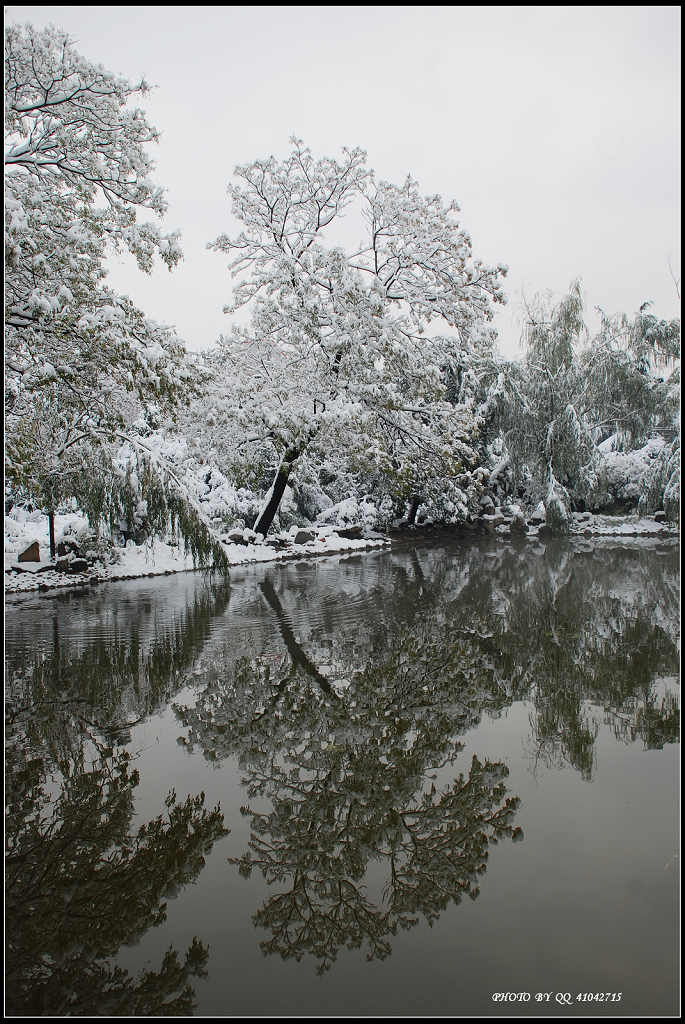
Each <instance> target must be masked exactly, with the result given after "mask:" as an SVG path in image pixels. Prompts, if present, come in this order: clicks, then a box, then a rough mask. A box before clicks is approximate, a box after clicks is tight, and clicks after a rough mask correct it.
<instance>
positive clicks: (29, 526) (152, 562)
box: [5, 510, 679, 594]
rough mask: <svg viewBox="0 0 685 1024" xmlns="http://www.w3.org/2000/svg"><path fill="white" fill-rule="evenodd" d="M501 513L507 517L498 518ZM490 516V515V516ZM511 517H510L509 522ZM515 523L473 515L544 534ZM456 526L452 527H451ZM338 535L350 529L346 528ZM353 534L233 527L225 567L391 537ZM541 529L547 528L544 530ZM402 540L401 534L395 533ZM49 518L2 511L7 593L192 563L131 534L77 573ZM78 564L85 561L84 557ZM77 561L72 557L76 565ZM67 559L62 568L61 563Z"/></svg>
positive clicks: (589, 520) (504, 527)
mask: <svg viewBox="0 0 685 1024" xmlns="http://www.w3.org/2000/svg"><path fill="white" fill-rule="evenodd" d="M502 519H504V517H502ZM55 520H56V521H55V534H56V536H57V537H58V538H61V537H69V536H78V534H79V531H83V530H84V529H85V528H86V523H85V520H84V518H83V516H82V515H80V514H79V513H76V512H74V513H70V514H68V515H57V516H56V517H55ZM491 520H492V521H491ZM512 522H513V520H512ZM512 522H509V521H506V520H505V521H502V522H498V521H497V518H496V517H495V516H484V517H483V522H482V523H481V522H480V521H476V522H475V523H474V524H472V525H473V527H475V528H476V529H478V531H479V532H485V531H487V532H492V533H494V534H495V535H496V536H498V537H500V538H502V539H506V538H507V537H509V536H512V535H513V534H516V535H518V536H522V537H523V538H526V537H527V538H529V539H534V538H538V537H540V536H541V529H542V528H541V527H540V526H539V525H536V524H528V526H527V529H526V531H525V532H521V531H520V530H516V529H513V530H512ZM451 529H454V528H451ZM338 530H341V531H342V532H343V533H348V534H349V533H355V531H354V530H349V529H347V530H344V529H343V528H341V527H338ZM357 532H358V533H359V535H358V536H341V535H340V533H338V532H337V531H336V529H335V528H334V527H332V526H325V527H312V528H309V529H298V528H293V529H292V530H290V531H289V533H282V534H278V535H276V536H275V537H273V538H267V540H266V541H257V538H256V536H255V534H254V533H252V531H250V530H244V531H234V532H232V533H231V534H230V538H229V537H228V536H227V537H226V538H225V541H224V544H223V546H224V550H225V552H226V555H227V558H228V562H229V565H246V564H250V563H255V562H272V561H281V560H285V559H291V558H306V557H312V556H318V555H330V554H340V553H341V552H349V551H364V550H368V549H370V548H379V547H383V546H386V545H389V544H390V543H391V542H392V541H391V538H389V537H386V536H383V535H382V534H380V533H376V532H373V531H370V530H362V529H361V528H360V529H359V530H358V531H357ZM423 532H424V531H422V529H421V528H418V529H416V530H415V531H411V535H412V536H416V537H419V536H421V534H422V533H423ZM570 534H571V536H572V537H577V536H581V537H590V538H591V537H637V538H639V537H645V538H649V537H654V538H657V537H663V538H664V539H666V538H672V539H677V538H678V536H679V531H678V528H677V527H674V526H673V525H671V524H668V523H664V522H657V521H656V520H655V519H654V518H653V517H646V516H637V515H625V516H608V515H593V514H591V513H589V512H586V513H578V514H575V515H574V516H573V517H572V521H571V524H570ZM542 535H544V530H543V531H542ZM400 536H401V537H402V538H404V539H406V538H407V536H409V534H408V533H407V532H406V531H404V532H402V533H401V535H400ZM398 539H399V537H398ZM34 542H37V544H38V551H39V555H40V560H39V561H30V562H19V561H18V557H19V555H20V553H21V552H23V551H25V550H26V549H27V548H28V547H29V546H30V545H31V544H33V543H34ZM49 551H50V547H49V538H48V522H47V517H46V516H43V515H41V514H40V513H38V512H34V513H21V511H20V510H17V511H15V512H14V513H13V514H12V515H11V516H6V517H5V593H6V594H15V593H24V592H26V591H32V590H51V589H54V588H62V587H74V586H82V585H84V584H90V583H100V582H105V581H109V580H126V579H137V578H140V577H144V576H164V575H169V574H171V573H176V572H187V571H190V570H192V569H194V568H195V566H194V565H193V561H192V558H191V557H190V556H189V555H186V554H185V553H184V551H183V547H182V545H180V546H179V545H178V544H174V543H167V542H165V541H162V540H159V539H155V540H150V541H147V542H146V543H144V544H135V543H134V542H133V541H132V540H129V541H128V542H127V544H126V547H125V548H118V549H115V557H116V562H115V563H113V564H105V561H104V560H100V561H95V562H94V563H93V564H89V565H88V567H87V568H83V569H82V571H74V570H73V568H72V569H69V568H68V559H61V560H60V559H58V561H57V564H55V563H53V562H51V561H50V557H49ZM81 562H82V560H81ZM81 562H73V563H72V564H73V565H74V566H78V565H81ZM65 564H67V568H66V569H65V568H63V566H64V565H65Z"/></svg>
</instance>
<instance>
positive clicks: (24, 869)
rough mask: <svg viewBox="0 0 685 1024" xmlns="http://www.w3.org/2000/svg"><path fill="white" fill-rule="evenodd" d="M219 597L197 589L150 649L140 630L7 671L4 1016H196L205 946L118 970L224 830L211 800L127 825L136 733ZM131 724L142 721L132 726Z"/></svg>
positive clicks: (169, 803)
mask: <svg viewBox="0 0 685 1024" xmlns="http://www.w3.org/2000/svg"><path fill="white" fill-rule="evenodd" d="M225 603H226V594H225V592H217V591H215V592H209V591H206V592H203V593H202V594H201V595H199V596H198V597H197V599H196V600H195V601H194V602H193V603H192V604H191V605H190V606H189V607H188V608H187V609H186V612H185V615H184V616H183V618H182V619H179V620H178V621H177V622H176V624H175V627H173V628H171V629H168V630H167V631H166V632H161V633H159V634H158V635H157V636H155V637H154V638H153V639H152V642H151V643H149V644H148V645H147V646H146V649H145V650H144V649H143V647H144V645H143V643H142V641H141V637H140V635H139V634H138V633H137V631H136V630H135V629H134V630H133V631H132V632H131V633H130V635H129V636H128V637H127V638H126V639H125V640H122V642H121V643H120V644H114V645H107V644H106V643H105V642H104V641H101V640H100V641H96V642H95V643H94V644H93V645H92V646H91V647H89V648H88V649H87V650H86V651H84V652H82V653H80V654H77V655H76V656H73V654H72V656H71V657H70V652H69V646H68V644H66V645H63V644H62V643H61V642H60V639H59V634H58V632H57V631H55V633H54V647H53V650H52V652H51V654H50V656H48V657H38V658H37V659H35V660H34V662H33V664H27V666H26V667H22V668H16V669H15V671H14V672H13V673H12V674H11V679H10V685H9V691H10V692H9V701H8V714H7V725H6V747H5V756H6V764H5V767H6V775H5V794H6V808H7V810H6V824H5V835H6V846H7V857H6V887H5V899H6V922H5V925H6V936H7V941H6V990H7V1011H8V1012H9V1014H10V1015H36V1016H45V1015H49V1016H89V1015H94V1016H101V1015H111V1016H167V1015H183V1014H188V1013H190V1012H192V1008H193V1004H194V989H193V986H192V984H191V979H192V978H194V977H202V976H203V975H204V973H205V965H206V962H207V959H208V949H207V947H206V946H205V945H203V943H202V942H201V941H200V940H199V939H198V938H197V937H194V938H193V939H192V942H191V944H190V946H189V948H188V949H187V951H186V952H185V953H184V954H183V955H179V953H178V952H177V951H176V950H174V949H171V948H170V949H169V950H168V951H167V953H166V954H165V956H164V958H163V961H162V964H161V966H160V967H159V969H158V970H145V971H143V972H141V973H140V974H139V975H138V976H136V977H132V976H131V975H130V974H129V973H128V972H127V971H124V970H122V969H121V968H119V967H117V966H115V965H114V964H113V962H112V958H113V957H114V955H115V954H116V953H117V951H118V950H119V948H120V947H121V946H122V944H128V943H134V942H136V941H137V940H138V939H139V938H140V937H141V936H142V935H143V934H144V933H145V932H146V931H147V930H148V929H149V928H151V927H153V926H157V925H160V924H162V923H163V922H164V921H165V919H166V899H167V898H169V897H170V896H173V895H174V894H175V893H176V892H178V890H179V889H180V888H181V887H183V886H185V885H187V884H188V883H189V882H190V881H192V880H194V879H195V878H197V877H198V875H199V874H200V872H201V870H202V868H203V866H204V863H205V856H206V855H207V854H208V853H209V851H210V850H211V848H212V846H213V845H214V842H215V841H216V840H217V839H219V838H220V837H221V836H224V835H226V834H227V830H226V829H225V828H224V824H223V815H222V814H221V811H220V809H219V808H218V807H216V808H214V809H213V810H209V809H207V808H205V806H204V794H203V793H200V794H198V795H196V796H190V797H188V798H187V799H186V800H185V801H182V802H179V801H178V799H177V797H176V793H175V791H174V790H173V789H172V790H171V791H170V792H169V794H168V796H167V799H166V801H165V808H164V810H163V812H162V813H160V814H159V815H158V816H157V817H155V818H154V819H152V820H151V821H148V822H146V823H145V824H143V825H140V826H139V827H137V828H134V827H133V824H132V819H133V816H134V809H135V789H136V787H137V786H138V785H139V782H140V777H139V774H138V771H137V769H136V767H135V758H134V757H133V756H132V755H131V753H130V752H129V751H128V750H126V743H128V742H129V740H130V735H129V729H130V728H131V726H132V725H133V724H135V720H139V719H140V718H141V717H143V716H144V715H145V714H149V713H150V711H152V710H153V709H154V708H155V707H157V706H159V704H160V702H162V701H166V700H168V699H169V696H171V695H172V694H173V693H174V692H175V689H176V688H177V687H178V686H179V685H181V684H182V682H183V680H184V679H185V670H187V668H188V666H189V664H190V663H191V662H192V659H193V657H194V656H195V655H196V654H197V652H198V650H199V649H201V647H202V644H203V642H204V640H205V639H206V629H207V626H208V623H209V622H210V621H211V618H212V616H213V615H214V614H216V613H217V612H218V611H220V610H221V609H222V607H224V606H225ZM131 716H133V719H134V720H133V721H131Z"/></svg>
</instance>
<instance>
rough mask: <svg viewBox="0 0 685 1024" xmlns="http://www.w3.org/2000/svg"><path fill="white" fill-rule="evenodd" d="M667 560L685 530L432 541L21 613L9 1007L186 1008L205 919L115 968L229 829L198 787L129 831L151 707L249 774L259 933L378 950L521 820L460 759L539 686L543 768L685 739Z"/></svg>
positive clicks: (281, 943) (591, 772) (251, 867)
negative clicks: (185, 588)
mask: <svg viewBox="0 0 685 1024" xmlns="http://www.w3.org/2000/svg"><path fill="white" fill-rule="evenodd" d="M678 572H679V562H678V552H677V549H676V548H675V547H671V548H668V547H652V548H649V549H647V548H645V547H640V546H637V545H636V546H633V547H630V546H626V545H624V546H617V545H613V546H612V545H611V544H607V545H604V546H601V545H595V546H593V547H590V546H588V547H587V548H583V546H582V545H578V544H576V545H571V544H564V543H550V544H548V545H547V546H546V547H542V546H540V547H534V546H527V547H523V548H517V547H515V546H509V545H497V544H489V543H487V542H483V543H475V544H466V545H459V544H456V543H453V544H446V545H433V546H428V545H426V546H420V545H419V546H416V547H415V548H412V549H406V550H401V549H398V550H396V551H394V552H393V553H392V554H388V553H385V554H380V555H374V556H368V557H367V558H365V559H363V560H351V559H350V560H344V559H343V560H331V561H330V562H329V563H319V564H317V565H313V564H311V563H310V564H307V563H300V564H289V565H285V566H281V567H271V568H268V569H259V570H255V571H254V572H252V573H250V572H246V573H245V574H244V576H243V578H242V580H240V581H239V582H238V583H236V582H234V584H233V588H232V589H231V590H229V589H228V588H227V587H226V586H223V585H219V584H217V585H215V586H205V585H202V586H198V587H197V588H196V589H194V590H191V591H190V592H189V597H188V600H187V601H185V602H184V603H183V604H182V606H180V607H176V608H175V609H174V610H173V614H172V613H171V612H169V610H168V608H166V607H165V610H164V613H163V614H162V612H161V611H160V607H161V604H162V603H163V602H162V598H161V597H160V598H159V599H156V598H155V596H154V593H153V594H152V596H150V594H146V596H145V598H144V601H143V599H142V598H141V602H140V604H139V605H137V604H136V602H135V601H134V600H132V598H131V596H130V595H131V593H132V592H131V591H127V592H126V593H128V595H129V596H128V597H127V598H126V599H125V600H124V599H122V601H121V602H120V603H117V601H116V600H113V601H112V606H113V607H111V608H109V609H108V610H107V615H108V616H109V617H108V618H107V619H106V621H105V619H104V618H103V616H105V611H103V610H102V609H100V610H98V612H97V616H96V619H97V628H96V629H94V630H93V635H92V636H90V637H89V635H88V630H87V629H85V628H81V629H79V628H78V614H76V620H75V621H74V618H73V616H72V618H71V619H70V625H69V629H68V630H67V629H66V628H65V627H64V621H65V620H64V617H60V615H59V614H55V615H54V616H53V620H52V625H51V627H50V629H47V628H46V627H45V624H44V623H42V622H41V623H40V628H38V623H37V622H36V621H34V622H33V624H32V625H31V619H30V615H28V614H25V615H23V616H22V614H21V613H20V612H19V613H17V615H16V625H15V626H14V633H13V634H12V627H13V622H12V618H11V617H10V618H9V619H8V626H9V630H10V635H11V637H12V636H13V639H12V643H11V644H10V653H11V658H10V662H9V671H8V688H9V695H8V697H9V702H8V726H7V761H8V770H7V778H8V781H7V794H8V806H9V818H8V828H7V835H8V839H9V860H8V890H7V892H8V920H7V934H8V936H10V942H9V948H8V992H9V993H10V997H9V999H10V1000H11V1001H10V1002H8V1007H9V1006H12V1007H13V1008H14V1009H15V1011H16V1012H24V1013H25V1012H30V1013H36V1014H41V1013H43V1014H44V1013H48V1012H51V1013H56V1014H60V1013H62V1014H67V1015H72V1014H73V1015H76V1014H87V1013H94V1014H97V1015H101V1014H103V1013H110V1014H113V1015H117V1014H124V1013H128V1014H131V1015H148V1016H149V1015H162V1014H169V1013H174V1014H179V1013H190V1012H192V1005H193V992H192V986H191V979H192V977H193V976H201V974H202V971H203V970H205V963H206V955H207V951H206V948H205V947H204V946H203V944H202V943H201V941H200V940H199V939H196V940H193V943H192V945H191V946H190V948H189V950H188V952H187V953H186V954H185V955H184V956H180V955H179V954H178V953H177V952H175V951H174V950H170V951H169V953H168V954H167V956H166V958H165V959H164V962H163V963H162V965H161V967H160V969H159V970H158V971H156V972H150V971H145V972H143V973H142V974H140V975H138V976H136V977H131V976H129V975H128V974H126V972H123V971H122V970H121V969H120V968H117V967H116V966H114V964H113V958H114V956H115V954H116V951H117V949H118V948H119V947H120V946H121V945H122V944H123V943H129V942H131V941H134V940H135V938H136V936H140V935H141V934H142V933H144V932H145V931H146V930H147V929H149V928H151V927H153V926H155V925H159V924H160V923H161V922H162V921H163V920H164V915H165V903H164V900H165V899H166V898H168V896H169V895H170V894H173V892H174V891H176V890H178V889H179V888H181V887H183V886H184V885H186V884H187V883H188V882H189V881H190V880H191V879H195V878H197V877H198V875H199V873H200V871H201V869H202V866H203V863H204V857H205V856H206V853H207V852H208V850H209V849H210V848H211V847H212V845H213V844H214V842H215V841H216V840H217V839H218V838H219V837H220V836H222V835H225V834H226V829H225V827H224V822H223V817H222V815H221V812H220V811H219V810H218V808H215V809H214V810H213V811H210V810H207V809H205V807H204V798H203V796H202V794H199V795H198V796H196V797H190V798H188V800H186V801H185V802H183V803H179V802H178V801H176V800H175V799H174V796H173V794H171V795H170V797H169V802H168V805H167V807H166V810H164V811H163V812H162V813H161V814H160V815H159V816H158V817H156V818H154V819H153V820H152V821H150V822H148V823H146V824H145V825H143V826H140V827H139V828H135V827H134V825H133V821H132V819H133V815H134V805H135V799H134V797H135V789H136V786H137V785H138V784H139V778H138V775H137V771H136V768H135V762H134V760H133V759H132V757H131V750H130V749H128V748H131V747H132V746H133V741H134V738H135V729H136V726H137V724H138V723H140V722H141V721H144V720H145V719H146V718H147V717H148V716H149V715H150V714H152V713H153V712H155V711H157V710H161V709H164V708H165V707H167V706H169V705H170V704H171V703H172V702H175V704H174V707H175V713H176V716H177V721H178V723H180V725H181V726H182V727H183V735H182V737H181V740H182V743H183V748H184V751H185V755H184V756H188V757H193V758H197V756H198V754H200V755H201V757H203V758H205V759H206V760H207V762H208V763H209V765H211V766H216V765H217V764H220V763H222V762H228V761H229V759H235V761H237V763H238V765H239V767H240V771H241V774H242V778H243V784H244V786H245V789H246V792H247V797H248V801H247V805H246V806H245V807H244V808H243V814H244V815H245V818H246V820H247V822H248V823H249V828H250V838H249V843H248V845H247V848H246V849H244V850H242V851H239V853H238V855H237V856H234V857H231V858H230V863H231V865H232V866H233V868H236V867H237V869H238V871H239V872H240V873H241V874H243V875H245V876H248V875H251V874H252V875H253V876H254V877H256V876H261V877H262V879H263V882H264V892H263V899H262V902H261V905H260V906H259V907H258V908H257V909H256V910H255V914H254V923H255V925H256V926H258V927H259V928H260V929H261V930H262V934H266V938H264V939H263V941H262V942H261V947H262V949H263V950H264V951H265V952H266V953H278V954H280V955H281V956H282V957H284V958H293V959H296V960H300V959H302V958H304V957H307V958H308V959H311V960H313V962H314V963H315V964H316V966H317V969H318V970H319V971H320V972H323V971H326V970H327V969H329V968H330V967H331V965H332V964H333V963H334V962H335V960H336V957H337V956H338V955H339V952H340V951H341V950H342V949H345V948H352V949H362V950H363V951H364V952H365V953H366V955H367V956H368V957H369V958H383V957H386V956H388V955H389V953H390V952H391V948H392V937H393V936H394V935H395V934H396V933H397V931H398V929H410V928H412V927H413V926H414V925H416V924H417V923H418V922H420V921H428V922H429V923H431V922H434V921H435V920H436V919H437V918H438V917H439V916H440V915H441V914H442V913H443V912H444V911H445V909H446V908H447V907H448V905H450V904H455V903H459V902H460V901H461V900H462V899H463V898H464V897H465V896H468V897H470V898H472V899H473V898H476V897H477V895H478V892H479V886H480V885H481V884H483V881H484V879H483V876H484V875H485V872H486V868H487V865H488V851H489V848H490V847H491V845H492V844H495V843H497V842H498V841H499V840H501V839H503V838H511V839H517V838H521V835H522V834H521V830H520V828H519V826H518V825H517V822H516V818H517V812H518V806H519V801H518V797H517V796H516V795H515V794H513V793H511V792H510V791H509V789H508V785H507V779H508V768H507V765H506V764H505V763H504V759H503V758H502V759H499V760H498V759H497V758H494V759H487V758H485V757H479V756H473V755H472V754H470V755H469V756H467V755H466V750H465V746H466V743H467V737H468V736H469V734H472V733H473V732H474V730H476V729H477V727H478V726H479V725H481V726H482V724H483V723H487V720H488V719H496V718H498V717H499V716H500V715H502V714H504V713H505V712H506V710H507V709H508V708H509V707H511V706H512V705H513V704H514V703H515V702H520V701H526V702H527V705H528V707H529V711H530V714H529V734H528V736H527V737H526V738H525V743H526V747H527V749H528V752H529V756H530V764H531V768H532V770H533V771H536V772H537V771H557V770H561V769H566V770H571V771H573V772H577V773H579V775H580V776H581V777H582V778H583V779H584V780H585V781H586V782H588V783H590V784H591V783H592V781H593V779H594V778H595V773H596V766H597V737H598V732H599V728H600V725H603V724H605V723H606V724H608V725H609V727H610V729H611V733H612V735H613V736H614V738H615V740H616V741H617V742H620V743H630V744H633V743H640V744H642V745H643V746H644V747H646V748H656V749H658V748H661V747H663V746H664V744H667V743H674V742H677V740H678V738H679V709H678V701H677V698H676V695H675V692H674V689H673V686H672V684H669V682H668V680H669V679H671V678H672V677H674V676H677V674H678V670H679V658H678V622H679V618H678V604H679V577H678ZM164 586H165V587H167V591H168V593H169V594H170V593H172V591H171V590H169V589H168V588H170V587H171V584H170V583H168V582H165V584H164ZM167 591H164V593H165V594H166V593H167ZM111 593H113V592H110V594H111ZM161 593H162V590H160V594H161ZM156 600H157V602H158V603H156ZM165 600H166V598H165ZM55 607H56V606H55ZM74 607H75V608H76V609H78V605H75V606H74ZM89 607H90V606H89ZM72 610H73V609H72ZM110 613H111V614H110ZM89 616H90V612H89ZM86 620H87V622H88V623H89V627H88V628H89V629H90V628H91V625H90V624H92V616H90V617H86V616H85V614H84V621H86ZM103 623H104V624H103ZM32 631H33V637H31V633H32ZM37 633H40V645H39V646H38V647H37V646H36V643H35V639H36V634H37ZM24 635H26V636H28V637H29V639H24ZM34 650H37V651H38V653H37V654H36V656H35V657H29V652H32V651H34ZM178 771H179V772H182V771H183V766H182V762H181V763H180V765H179V767H178ZM171 781H172V782H173V779H172V780H171ZM229 870H230V869H229ZM255 873H256V875H255ZM217 899H220V895H217ZM222 953H223V956H224V958H225V957H226V956H228V955H230V951H222Z"/></svg>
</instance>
